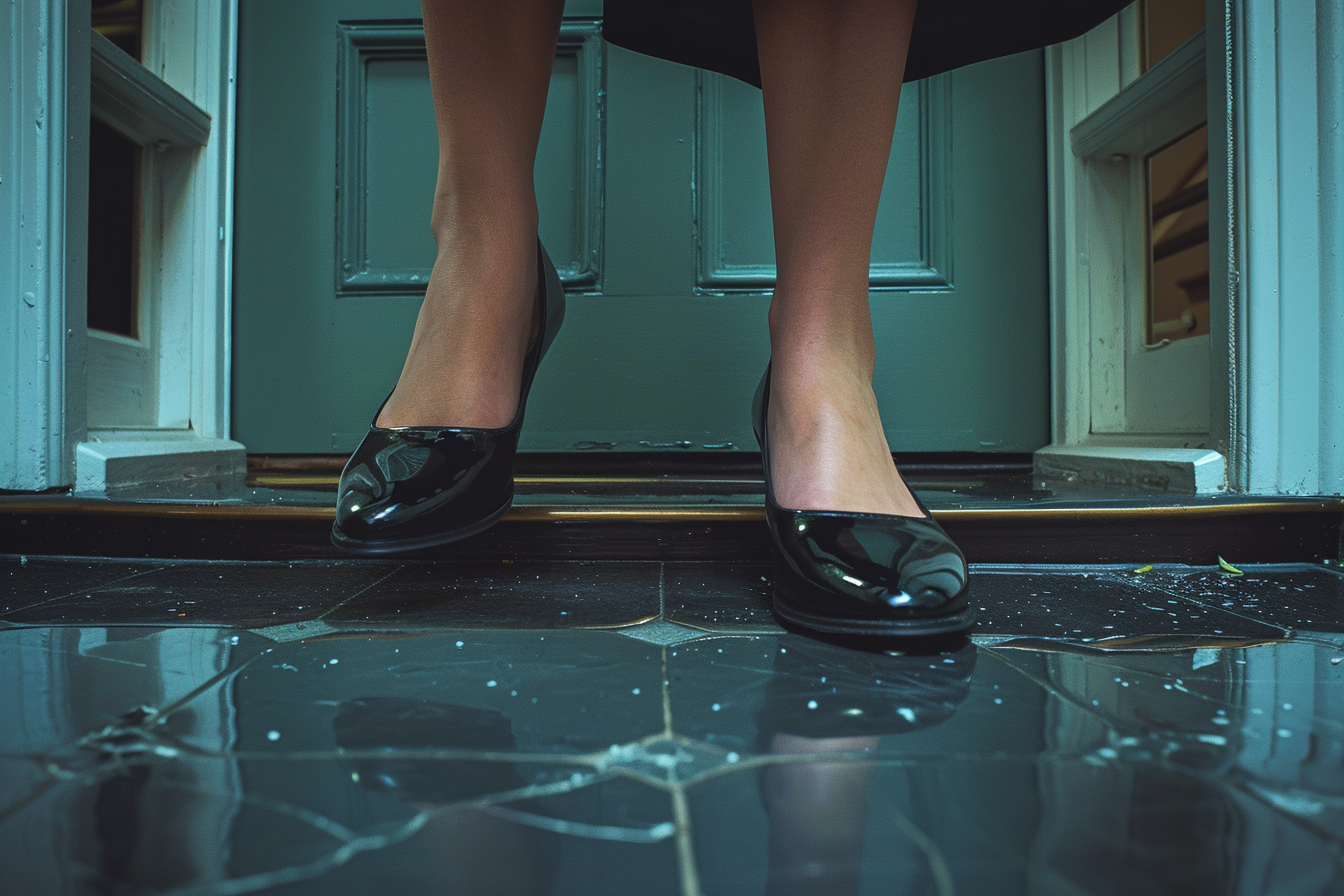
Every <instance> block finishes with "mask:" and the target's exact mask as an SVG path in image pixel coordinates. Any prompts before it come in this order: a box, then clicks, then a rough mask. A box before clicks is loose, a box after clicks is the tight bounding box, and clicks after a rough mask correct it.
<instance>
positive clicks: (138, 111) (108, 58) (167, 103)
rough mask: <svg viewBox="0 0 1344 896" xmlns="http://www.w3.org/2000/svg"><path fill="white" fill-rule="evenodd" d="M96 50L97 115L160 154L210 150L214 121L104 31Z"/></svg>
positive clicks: (96, 37) (94, 41)
mask: <svg viewBox="0 0 1344 896" xmlns="http://www.w3.org/2000/svg"><path fill="white" fill-rule="evenodd" d="M89 40H90V49H92V51H93V60H92V61H93V71H92V73H91V74H92V82H93V95H92V98H91V102H92V105H93V114H94V115H96V116H97V117H98V118H99V119H100V120H102V121H103V122H105V123H107V124H108V125H110V126H112V127H113V128H115V129H116V130H117V131H119V132H120V133H121V134H122V135H124V136H125V137H126V138H127V139H129V140H132V141H134V142H135V143H138V144H140V145H141V146H153V147H155V148H156V149H168V148H170V147H183V146H204V145H205V142H206V140H207V139H209V137H210V116H209V115H208V114H207V113H206V112H205V111H204V110H203V109H201V108H200V107H199V106H197V105H196V104H195V103H193V102H191V100H189V99H187V98H186V97H184V96H183V95H182V94H180V93H178V92H177V91H176V90H173V88H171V87H169V86H168V85H167V84H165V83H164V82H163V80H162V79H161V78H156V77H155V76H154V75H152V74H150V73H149V69H147V68H145V67H144V66H143V65H141V64H140V63H139V62H137V61H136V60H135V59H134V58H132V57H131V55H130V54H129V53H127V52H126V51H125V50H123V49H121V47H118V46H117V45H116V44H114V43H112V41H110V40H108V39H107V38H105V37H103V36H102V35H101V34H99V33H98V32H96V31H95V32H93V33H91V34H90V35H89Z"/></svg>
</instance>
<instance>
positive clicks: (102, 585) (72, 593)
mask: <svg viewBox="0 0 1344 896" xmlns="http://www.w3.org/2000/svg"><path fill="white" fill-rule="evenodd" d="M164 569H168V566H167V565H162V564H161V565H159V566H155V567H152V568H151V569H142V570H140V571H139V572H132V573H127V574H126V575H124V576H121V577H120V578H116V579H112V580H110V581H107V582H100V583H98V584H97V585H96V586H91V587H86V588H76V589H75V590H74V591H67V592H66V593H64V594H58V595H56V596H55V597H48V598H46V599H45V600H39V601H37V602H36V603H31V604H27V605H25V606H22V607H15V608H14V609H12V610H6V611H5V616H11V615H13V614H14V613H22V612H23V611H25V610H32V609H35V608H37V607H41V606H45V605H47V604H49V603H51V602H52V601H58V600H65V599H66V598H68V597H74V596H75V595H76V594H79V593H80V592H84V593H88V592H90V591H92V592H98V591H101V590H104V589H107V588H111V587H112V586H113V585H117V584H120V583H122V582H125V581H128V580H130V579H135V578H139V577H140V576H147V575H149V574H150V573H156V572H160V571H161V570H164Z"/></svg>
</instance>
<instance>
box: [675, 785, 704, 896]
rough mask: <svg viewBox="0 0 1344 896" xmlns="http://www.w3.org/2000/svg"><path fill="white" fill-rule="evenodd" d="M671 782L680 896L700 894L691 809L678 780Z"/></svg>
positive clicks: (697, 895) (696, 895)
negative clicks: (692, 834) (679, 872)
mask: <svg viewBox="0 0 1344 896" xmlns="http://www.w3.org/2000/svg"><path fill="white" fill-rule="evenodd" d="M671 784H672V821H673V824H675V825H676V827H677V864H678V865H679V866H680V868H681V875H680V876H681V896H700V872H699V871H698V870H697V869H696V867H695V844H694V843H693V842H692V840H691V810H690V807H688V806H687V805H686V791H685V789H684V787H683V786H682V783H681V782H680V781H677V780H675V777H674V780H673V781H672V782H671Z"/></svg>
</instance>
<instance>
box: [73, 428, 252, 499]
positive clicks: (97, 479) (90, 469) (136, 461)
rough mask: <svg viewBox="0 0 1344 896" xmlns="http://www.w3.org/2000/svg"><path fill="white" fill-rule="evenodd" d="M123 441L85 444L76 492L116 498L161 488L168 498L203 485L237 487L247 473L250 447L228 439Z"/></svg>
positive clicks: (79, 460)
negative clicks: (128, 492) (147, 488)
mask: <svg viewBox="0 0 1344 896" xmlns="http://www.w3.org/2000/svg"><path fill="white" fill-rule="evenodd" d="M148 435H150V436H151V437H150V438H125V437H117V438H113V439H111V440H108V441H96V440H95V441H89V442H83V443H81V444H80V445H79V447H78V449H77V455H76V467H77V468H78V470H79V477H78V478H77V479H76V480H75V492H76V493H85V492H92V493H96V494H116V493H117V492H119V491H131V490H134V491H136V492H143V491H144V490H145V488H146V487H148V486H158V487H160V488H162V489H164V491H165V496H172V495H173V493H175V492H181V491H186V490H193V491H199V489H200V487H201V486H203V485H212V486H215V487H217V488H219V489H222V490H232V489H235V488H236V487H237V486H238V484H239V483H240V482H242V480H243V478H244V477H245V476H246V475H247V449H245V448H244V447H243V446H242V445H241V444H239V443H238V442H233V441H230V440H228V439H200V438H195V437H183V438H154V437H153V436H155V435H159V434H157V433H150V434H148Z"/></svg>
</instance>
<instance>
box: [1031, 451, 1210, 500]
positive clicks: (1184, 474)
mask: <svg viewBox="0 0 1344 896" xmlns="http://www.w3.org/2000/svg"><path fill="white" fill-rule="evenodd" d="M1032 462H1033V467H1034V473H1035V475H1036V476H1038V477H1042V478H1045V479H1055V480H1064V481H1066V482H1070V483H1083V484H1095V485H1107V486H1116V485H1118V486H1123V487H1128V488H1136V489H1142V490H1144V491H1147V492H1156V493H1165V494H1178V495H1210V494H1216V493H1218V492H1221V491H1224V490H1225V488H1226V483H1227V479H1226V465H1225V463H1224V460H1223V456H1222V455H1221V454H1219V453H1218V452H1217V451H1209V450H1208V449H1206V448H1154V447H1147V446H1139V447H1118V446H1113V445H1106V446H1087V445H1051V446H1048V447H1046V448H1042V449H1040V450H1039V451H1037V452H1036V453H1035V455H1034V457H1033V459H1032Z"/></svg>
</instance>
